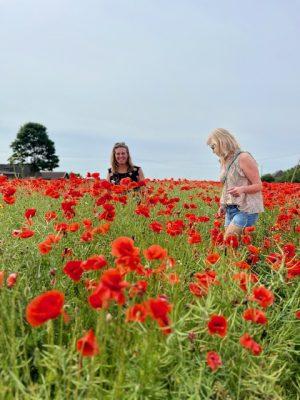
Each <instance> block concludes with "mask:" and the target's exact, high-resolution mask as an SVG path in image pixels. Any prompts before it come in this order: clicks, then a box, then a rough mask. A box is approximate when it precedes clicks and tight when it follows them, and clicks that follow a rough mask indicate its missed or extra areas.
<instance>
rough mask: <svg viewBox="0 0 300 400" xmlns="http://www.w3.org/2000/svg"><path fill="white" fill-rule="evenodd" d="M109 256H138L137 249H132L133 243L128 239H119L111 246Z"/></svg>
mask: <svg viewBox="0 0 300 400" xmlns="http://www.w3.org/2000/svg"><path fill="white" fill-rule="evenodd" d="M111 248H112V250H111V254H112V255H113V256H115V257H123V256H132V255H138V254H139V249H138V248H137V247H134V241H133V240H132V239H131V238H128V237H123V236H121V237H119V238H117V239H115V240H114V241H113V242H112V244H111Z"/></svg>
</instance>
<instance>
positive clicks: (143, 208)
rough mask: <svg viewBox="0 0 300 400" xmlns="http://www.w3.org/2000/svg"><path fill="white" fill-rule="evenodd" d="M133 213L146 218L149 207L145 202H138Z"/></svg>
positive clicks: (148, 213) (148, 214) (148, 215)
mask: <svg viewBox="0 0 300 400" xmlns="http://www.w3.org/2000/svg"><path fill="white" fill-rule="evenodd" d="M135 213H136V214H137V215H143V216H144V217H146V218H149V217H150V208H149V207H148V206H147V205H145V204H140V205H138V206H137V208H136V209H135Z"/></svg>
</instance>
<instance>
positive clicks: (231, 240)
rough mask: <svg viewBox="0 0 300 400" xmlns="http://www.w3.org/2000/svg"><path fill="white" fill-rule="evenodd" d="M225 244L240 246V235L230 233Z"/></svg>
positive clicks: (233, 246)
mask: <svg viewBox="0 0 300 400" xmlns="http://www.w3.org/2000/svg"><path fill="white" fill-rule="evenodd" d="M225 245H226V246H229V247H232V248H234V249H236V248H238V247H239V240H238V237H237V236H236V235H229V236H227V238H226V240H225Z"/></svg>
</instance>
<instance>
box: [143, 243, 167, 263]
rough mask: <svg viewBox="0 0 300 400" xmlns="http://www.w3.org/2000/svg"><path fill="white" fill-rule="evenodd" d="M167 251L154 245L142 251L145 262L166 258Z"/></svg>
mask: <svg viewBox="0 0 300 400" xmlns="http://www.w3.org/2000/svg"><path fill="white" fill-rule="evenodd" d="M167 254H168V253H167V250H165V249H163V248H162V247H161V246H159V245H157V244H154V245H152V246H150V247H149V248H148V249H146V250H144V255H145V257H146V258H147V260H161V259H163V258H165V257H166V256H167Z"/></svg>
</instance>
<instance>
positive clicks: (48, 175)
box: [39, 171, 69, 179]
mask: <svg viewBox="0 0 300 400" xmlns="http://www.w3.org/2000/svg"><path fill="white" fill-rule="evenodd" d="M39 177H41V178H43V179H61V178H69V174H68V173H67V172H56V171H40V172H39Z"/></svg>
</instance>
